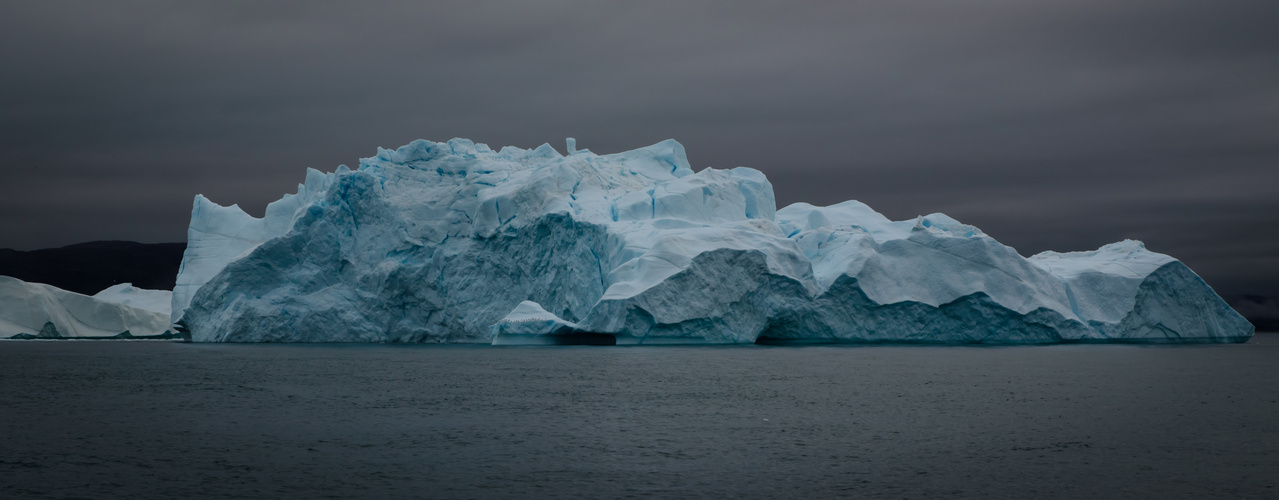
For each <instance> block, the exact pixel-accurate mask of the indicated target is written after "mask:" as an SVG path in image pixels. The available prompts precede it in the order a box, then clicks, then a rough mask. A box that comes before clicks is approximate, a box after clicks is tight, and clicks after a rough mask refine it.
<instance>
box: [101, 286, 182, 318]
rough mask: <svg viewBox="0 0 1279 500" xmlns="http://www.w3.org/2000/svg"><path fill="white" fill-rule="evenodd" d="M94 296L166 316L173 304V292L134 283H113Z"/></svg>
mask: <svg viewBox="0 0 1279 500" xmlns="http://www.w3.org/2000/svg"><path fill="white" fill-rule="evenodd" d="M93 298H95V299H98V300H105V301H107V302H115V303H117V304H124V305H126V306H129V307H136V308H138V309H146V310H148V311H152V312H158V313H160V314H163V315H165V316H168V315H169V309H170V307H172V304H173V292H170V291H168V290H147V289H145V288H138V287H136V286H133V283H120V284H118V285H112V286H110V287H107V288H106V289H103V290H102V291H101V292H98V293H95V294H93Z"/></svg>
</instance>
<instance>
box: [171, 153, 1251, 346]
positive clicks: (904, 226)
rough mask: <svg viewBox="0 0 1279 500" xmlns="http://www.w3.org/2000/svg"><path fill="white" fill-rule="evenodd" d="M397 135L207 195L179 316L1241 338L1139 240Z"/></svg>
mask: <svg viewBox="0 0 1279 500" xmlns="http://www.w3.org/2000/svg"><path fill="white" fill-rule="evenodd" d="M567 146H568V147H567V148H566V150H567V152H568V154H567V155H561V154H560V153H559V152H557V151H556V150H555V149H554V148H552V147H551V146H550V145H547V144H543V145H542V146H540V147H538V148H534V149H520V148H516V147H510V146H508V147H504V148H502V149H501V150H500V151H494V150H493V149H491V148H489V147H488V146H487V145H484V144H479V143H474V142H472V141H470V140H466V139H453V140H450V141H448V142H443V143H437V142H431V141H425V140H418V141H414V142H412V143H410V144H408V145H405V146H403V147H400V148H398V149H395V150H388V149H381V148H379V149H378V151H377V154H376V155H375V156H373V157H371V158H366V159H363V160H361V161H360V165H359V168H358V169H355V170H351V169H348V168H346V167H345V166H341V167H339V168H338V169H337V170H336V171H334V172H332V173H322V172H319V171H316V170H308V172H307V175H306V181H305V182H304V183H303V184H300V185H299V187H298V192H297V194H293V195H286V196H285V197H284V198H283V199H281V200H280V201H277V202H274V203H272V204H271V205H269V206H268V208H267V211H266V214H265V216H264V217H262V218H255V217H252V216H250V215H248V214H247V213H245V212H244V211H242V210H240V209H239V208H238V207H236V206H234V205H233V206H231V207H222V206H219V205H217V204H216V203H213V202H211V201H209V200H207V199H206V198H204V197H203V196H197V197H196V199H195V203H194V206H193V209H192V217H191V224H190V229H189V231H188V238H189V240H188V247H187V251H186V254H185V255H184V257H183V263H182V269H181V271H180V273H179V275H178V278H177V283H178V287H177V288H175V290H174V293H173V298H172V316H171V318H172V320H173V321H175V322H178V323H179V324H180V325H182V326H184V327H185V328H187V329H189V331H190V334H191V337H192V339H193V340H195V341H201V342H461V343H493V344H542V345H559V344H574V343H589V344H596V343H604V344H741V343H754V342H760V343H766V342H920V343H996V344H1018V343H1053V342H1111V341H1120V342H1241V341H1245V340H1247V339H1248V338H1249V337H1251V335H1252V333H1253V329H1252V326H1251V325H1250V324H1249V323H1248V322H1247V321H1246V320H1244V319H1243V318H1242V317H1241V316H1239V315H1238V314H1237V313H1235V312H1234V311H1233V310H1232V309H1230V307H1229V306H1227V305H1226V304H1225V302H1224V301H1222V300H1221V298H1220V297H1218V296H1217V295H1216V293H1214V292H1213V291H1212V289H1211V288H1210V287H1209V286H1208V285H1207V284H1206V283H1205V282H1204V281H1203V280H1202V279H1200V278H1199V277H1198V276H1196V275H1195V274H1194V273H1193V272H1191V271H1190V270H1189V269H1188V268H1187V267H1186V266H1185V265H1183V264H1182V263H1181V262H1179V261H1177V260H1176V259H1173V258H1172V257H1169V256H1166V255H1162V254H1158V253H1154V252H1151V251H1149V250H1147V249H1146V248H1145V247H1144V245H1142V244H1141V243H1140V242H1137V241H1124V242H1120V243H1115V244H1112V245H1107V246H1105V247H1102V248H1101V249H1099V250H1096V251H1092V252H1074V253H1054V252H1045V253H1042V254H1039V255H1035V256H1032V257H1030V258H1025V257H1022V256H1021V255H1020V254H1018V253H1017V251H1016V250H1014V249H1012V248H1011V247H1008V246H1005V245H1003V244H1000V243H999V242H997V241H995V240H994V239H993V238H991V237H989V236H987V235H986V234H984V233H982V232H981V230H979V229H977V228H976V227H973V226H971V225H966V224H963V223H961V222H959V221H956V220H955V219H953V218H951V217H948V216H946V215H944V214H931V215H926V216H921V217H916V218H915V219H912V220H905V221H892V220H889V219H888V218H886V217H884V216H883V215H881V214H879V213H877V212H875V211H874V210H872V209H871V208H870V207H868V206H866V205H864V204H862V203H859V202H856V201H849V202H844V203H840V204H837V205H832V206H828V207H817V206H813V205H809V204H806V203H798V204H794V205H790V206H787V207H784V208H782V209H780V210H779V209H777V208H776V202H775V200H774V197H773V189H772V185H771V184H770V183H769V181H768V179H767V178H766V177H765V176H764V175H763V174H762V173H761V172H759V171H757V170H754V169H750V168H745V167H738V168H733V169H728V170H719V169H713V168H706V169H702V170H700V171H696V172H695V171H694V170H693V169H692V167H691V165H690V164H689V162H688V159H687V157H686V155H685V152H684V148H683V146H682V145H680V144H679V143H678V142H676V141H674V140H667V141H663V142H660V143H658V144H654V145H652V146H648V147H645V148H640V149H636V150H632V151H627V152H623V153H617V154H608V155H597V154H595V153H592V152H590V151H589V150H585V149H577V148H576V144H575V141H573V140H572V139H569V140H568V145H567Z"/></svg>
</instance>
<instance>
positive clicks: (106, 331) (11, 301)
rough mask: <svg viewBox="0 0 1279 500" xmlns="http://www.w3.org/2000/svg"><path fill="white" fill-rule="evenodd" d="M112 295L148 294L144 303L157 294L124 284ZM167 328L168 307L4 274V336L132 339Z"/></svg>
mask: <svg viewBox="0 0 1279 500" xmlns="http://www.w3.org/2000/svg"><path fill="white" fill-rule="evenodd" d="M112 288H116V287H112ZM108 290H111V289H108ZM148 291H151V290H148ZM112 294H114V295H116V296H117V297H118V296H119V295H120V294H124V295H131V296H132V297H133V298H138V295H143V297H142V298H143V301H144V302H155V301H154V300H153V299H154V298H155V297H147V296H145V295H146V294H133V293H129V292H121V291H120V290H119V289H117V290H115V291H114V292H112ZM150 305H152V306H153V305H155V304H150ZM168 333H169V315H168V314H167V312H160V311H154V310H148V309H144V308H140V307H131V306H128V305H125V304H122V303H118V302H113V301H108V300H103V299H100V298H97V297H90V296H88V295H81V294H78V293H75V292H69V291H66V290H63V289H61V288H57V287H54V286H51V285H45V284H41V283H27V282H24V281H22V280H19V279H15V278H10V277H8V276H0V338H103V337H108V338H109V337H124V338H128V337H157V336H167V334H168Z"/></svg>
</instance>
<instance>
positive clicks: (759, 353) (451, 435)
mask: <svg viewBox="0 0 1279 500" xmlns="http://www.w3.org/2000/svg"><path fill="white" fill-rule="evenodd" d="M0 429H2V430H0V498H130V499H134V498H834V497H850V498H929V497H933V498H942V497H945V498H953V497H970V498H1086V497H1103V498H1118V497H1123V498H1279V335H1277V334H1261V335H1258V336H1257V337H1255V338H1254V339H1253V340H1252V341H1250V342H1248V343H1246V344H1235V345H1194V346H1132V345H1063V346H1036V347H997V348H990V347H985V348H983V347H923V346H874V347H853V346H808V347H785V346H782V347H766V346H740V347H586V346H582V347H511V348H500V347H487V346H400V345H204V344H182V343H175V342H163V341H7V342H0Z"/></svg>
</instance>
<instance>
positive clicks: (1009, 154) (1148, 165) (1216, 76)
mask: <svg viewBox="0 0 1279 500" xmlns="http://www.w3.org/2000/svg"><path fill="white" fill-rule="evenodd" d="M370 5H372V6H370ZM1274 19H1279V4H1277V3H1275V2H1273V1H1269V0H1266V1H1235V2H1228V3H1223V2H1201V1H1180V0H1159V1H1153V0H1138V1H1130V2H1122V3H1115V2H1102V1H1065V0H1061V1H1056V0H1054V1H1042V2H1017V1H1011V0H1009V1H978V2H962V3H960V2H947V1H942V0H934V1H917V2H807V3H802V4H797V3H793V2H792V3H786V4H783V3H780V2H776V3H768V2H688V1H681V2H673V1H672V2H666V1H658V2H616V3H613V2H574V1H548V2H520V1H509V2H439V3H434V4H430V5H415V6H410V7H406V6H400V5H391V4H386V5H374V4H369V3H367V2H366V3H360V4H359V5H358V6H357V4H355V3H337V2H334V3H320V2H293V3H290V2H272V3H269V4H268V3H266V2H209V3H193V2H186V3H178V4H173V3H168V2H141V1H136V2H110V3H107V2H94V3H83V4H67V3H61V2H6V3H4V4H3V5H0V45H3V46H4V47H6V50H4V51H0V64H2V65H3V68H5V71H4V72H3V76H0V169H3V170H2V172H3V179H4V181H3V182H0V213H2V214H3V215H2V216H0V247H10V248H20V249H30V248H40V247H49V246H58V245H64V244H70V243H76V242H80V241H88V240H97V239H130V240H139V241H152V242H158V241H181V240H183V239H184V238H185V225H186V220H187V217H188V215H189V210H190V203H191V197H192V196H193V195H195V194H196V193H204V194H205V195H208V196H210V197H211V198H212V199H213V200H215V201H218V202H220V203H224V204H229V203H239V204H240V205H241V206H243V207H245V208H246V209H248V210H249V211H250V212H251V213H260V212H261V210H262V208H263V206H264V205H265V204H266V203H267V202H269V201H271V200H274V199H276V198H278V197H279V196H280V195H281V194H283V193H285V192H291V191H293V187H294V185H295V184H296V183H297V182H299V181H301V179H302V175H303V169H304V168H305V167H314V168H319V169H321V170H332V169H333V168H334V167H336V166H337V165H338V164H340V163H346V164H350V165H353V164H354V163H355V162H356V160H357V159H358V158H359V157H362V156H369V155H371V154H372V153H373V151H374V148H375V147H376V146H384V147H394V146H398V145H401V144H404V143H407V142H409V141H410V140H412V139H416V138H428V139H434V140H445V139H448V138H451V137H456V136H460V137H468V138H471V139H474V140H476V141H479V142H486V143H489V144H491V145H493V146H502V145H516V146H521V147H533V146H537V145H539V144H541V143H544V142H550V143H551V144H552V145H553V146H556V147H557V148H559V149H561V150H562V149H563V142H562V141H563V138H564V137H566V136H573V137H576V138H577V139H578V144H579V145H580V146H581V147H587V148H590V149H591V150H593V151H596V152H600V153H606V152H614V151H620V150H625V149H631V148H635V147H640V146H644V145H647V144H651V143H654V142H657V141H660V140H662V139H666V138H669V137H674V138H676V139H678V140H680V141H681V142H683V143H684V144H685V146H686V147H687V149H688V151H689V154H690V159H691V160H692V162H693V164H694V167H695V168H699V169H700V168H702V167H706V166H713V167H717V168H727V167H733V166H738V165H745V166H751V167H754V168H758V169H760V170H763V171H764V172H765V173H767V174H768V175H769V178H770V179H771V180H772V181H773V184H774V187H775V188H776V192H777V196H778V201H779V203H781V204H786V203H791V202H796V201H809V202H812V203H817V204H828V203H834V202H838V201H842V200H845V199H850V198H851V199H858V200H861V201H864V202H866V203H868V204H870V205H871V206H873V207H875V208H876V209H878V210H880V211H882V212H884V213H885V214H886V215H888V216H890V217H892V218H897V219H900V218H907V217H913V216H915V215H918V214H926V213H931V212H945V213H947V214H949V215H951V216H954V217H955V218H957V219H959V220H962V221H964V222H968V223H971V224H974V225H977V226H979V227H981V228H982V229H983V230H985V231H986V232H987V233H989V234H991V235H993V236H995V237H996V238H998V239H999V240H1000V241H1002V242H1004V243H1006V244H1009V245H1011V246H1013V247H1015V248H1017V249H1018V250H1019V251H1020V252H1021V253H1022V254H1023V255H1030V254H1033V253H1036V252H1038V251H1041V250H1045V249H1056V250H1083V249H1090V248H1095V247H1097V246H1099V245H1101V244H1103V243H1107V242H1110V241H1115V240H1119V239H1123V238H1137V239H1141V240H1143V241H1145V242H1146V243H1147V246H1148V247H1150V248H1151V249H1153V250H1156V251H1160V252H1164V253H1169V254H1171V255H1173V256H1175V257H1178V258H1180V259H1182V260H1184V261H1185V262H1186V263H1187V264H1188V265H1190V266H1191V267H1192V268H1193V269H1195V270H1196V271H1198V272H1199V273H1200V275H1201V276H1203V277H1204V278H1205V279H1206V280H1207V281H1208V282H1209V283H1210V284H1212V285H1213V286H1214V287H1216V288H1217V289H1218V290H1219V291H1221V292H1223V293H1265V294H1279V230H1276V229H1275V228H1276V227H1279V215H1277V214H1279V197H1277V196H1275V186H1279V58H1277V57H1276V54H1279V30H1276V29H1274V26H1273V20H1274Z"/></svg>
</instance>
